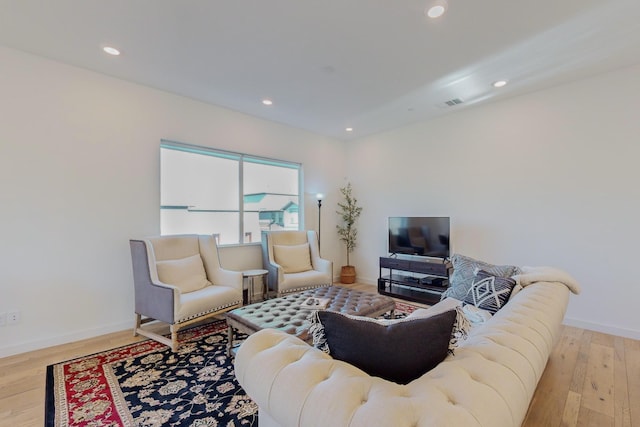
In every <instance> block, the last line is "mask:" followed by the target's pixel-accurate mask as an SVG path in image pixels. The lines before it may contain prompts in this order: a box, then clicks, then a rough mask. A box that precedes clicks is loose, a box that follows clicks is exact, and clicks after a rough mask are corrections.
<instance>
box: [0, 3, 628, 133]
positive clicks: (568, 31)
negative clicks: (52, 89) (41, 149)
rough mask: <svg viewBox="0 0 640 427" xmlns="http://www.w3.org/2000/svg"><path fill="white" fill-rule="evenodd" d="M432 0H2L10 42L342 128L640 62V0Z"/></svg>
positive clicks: (241, 107) (229, 104) (165, 86)
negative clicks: (111, 50)
mask: <svg viewBox="0 0 640 427" xmlns="http://www.w3.org/2000/svg"><path fill="white" fill-rule="evenodd" d="M429 1H433V0H323V1H311V0H226V1H225V0H183V1H179V0H109V1H106V0H0V44H2V45H5V46H8V47H12V48H16V49H20V50H23V51H26V52H30V53H34V54H37V55H42V56H44V57H47V58H51V59H54V60H58V61H61V62H64V63H68V64H72V65H76V66H79V67H83V68H87V69H90V70H95V71H98V72H101V73H104V74H107V75H110V76H114V77H118V78H122V79H125V80H129V81H133V82H137V83H141V84H144V85H147V86H151V87H154V88H158V89H162V90H165V91H169V92H173V93H177V94H180V95H185V96H188V97H191V98H195V99H198V100H201V101H204V102H207V103H210V104H216V105H220V106H223V107H226V108H230V109H232V110H236V111H241V112H244V113H247V114H250V115H253V116H258V117H262V118H265V119H268V120H273V121H276V122H281V123H285V124H287V125H291V126H295V127H298V128H303V129H307V130H310V131H312V132H315V133H318V134H323V135H327V136H330V137H334V138H338V139H342V140H349V139H354V138H359V137H362V136H365V135H370V134H373V133H376V132H381V131H384V130H389V129H393V128H396V127H399V126H402V125H405V124H408V123H411V122H415V121H420V120H426V119H429V118H433V117H436V116H438V115H441V114H445V113H448V112H452V111H456V110H459V109H461V108H466V107H467V106H470V105H473V104H474V103H478V102H483V101H488V100H492V99H499V98H502V97H506V96H514V95H516V94H520V93H523V92H528V91H533V90H538V89H542V88H545V87H549V86H552V85H556V84H559V83H562V82H566V81H570V80H575V79H578V78H582V77H586V76H589V75H593V74H597V73H601V72H604V71H608V70H612V69H615V68H620V67H623V66H627V65H632V64H638V63H640V26H639V24H638V22H640V0H538V1H529V0H449V9H448V12H447V13H446V14H445V15H444V16H443V17H442V18H439V19H438V20H431V19H428V18H426V17H425V16H424V9H425V7H426V6H427V5H428V4H429ZM105 45H112V46H115V47H117V48H118V49H120V50H121V51H122V55H120V56H119V57H111V56H108V55H106V54H105V53H103V52H102V50H101V47H103V46H105ZM499 79H507V80H509V82H510V84H509V85H507V86H506V87H504V88H502V89H494V88H493V87H492V86H491V83H492V82H493V81H495V80H499ZM263 98H270V99H272V100H273V102H274V104H273V105H272V106H270V107H266V106H264V105H262V103H261V100H262V99H263ZM453 98H459V99H461V100H463V101H464V104H462V105H458V106H455V107H450V108H444V107H442V106H440V105H441V104H442V103H443V102H445V101H447V100H450V99H453ZM345 127H353V128H354V131H353V132H351V133H347V132H345Z"/></svg>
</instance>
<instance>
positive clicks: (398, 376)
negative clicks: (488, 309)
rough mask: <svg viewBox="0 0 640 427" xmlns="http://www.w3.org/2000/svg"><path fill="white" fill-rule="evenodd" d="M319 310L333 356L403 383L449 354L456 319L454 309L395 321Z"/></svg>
mask: <svg viewBox="0 0 640 427" xmlns="http://www.w3.org/2000/svg"><path fill="white" fill-rule="evenodd" d="M316 313H317V314H316V316H315V317H316V319H317V321H319V324H320V325H321V328H322V329H324V336H325V337H326V345H327V346H328V348H329V354H330V355H331V357H333V358H334V359H337V360H342V361H344V362H347V363H349V364H351V365H354V366H356V367H357V368H359V369H362V370H363V371H364V372H366V373H367V374H369V375H372V376H376V377H380V378H384V379H386V380H389V381H393V382H396V383H400V384H406V383H408V382H410V381H412V380H414V379H416V378H418V377H420V376H422V374H424V373H425V372H427V371H429V370H431V369H433V368H434V367H435V366H436V365H438V363H440V362H441V361H442V360H443V359H444V358H445V357H446V356H447V350H448V348H449V339H450V337H451V330H452V328H453V323H454V321H455V319H456V311H455V310H450V311H447V312H444V313H440V314H436V315H435V316H431V317H427V318H418V319H400V320H398V321H393V322H388V321H387V322H385V321H377V320H374V319H371V318H369V317H361V316H351V315H346V314H342V313H337V312H333V311H318V312H316ZM316 326H317V324H316ZM315 336H316V333H314V341H316V340H315ZM315 344H320V345H322V344H321V343H317V342H316V343H315Z"/></svg>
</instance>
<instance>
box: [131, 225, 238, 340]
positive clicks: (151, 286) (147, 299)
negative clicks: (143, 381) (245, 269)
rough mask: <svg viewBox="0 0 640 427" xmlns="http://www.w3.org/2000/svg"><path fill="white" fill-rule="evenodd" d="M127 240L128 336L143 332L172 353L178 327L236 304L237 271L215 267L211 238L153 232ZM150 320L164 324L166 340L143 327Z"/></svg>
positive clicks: (236, 305) (217, 258) (214, 245)
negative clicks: (131, 314)
mask: <svg viewBox="0 0 640 427" xmlns="http://www.w3.org/2000/svg"><path fill="white" fill-rule="evenodd" d="M129 243H130V247H131V260H132V265H133V282H134V293H135V314H136V315H135V319H136V320H135V327H134V335H137V334H140V335H144V336H146V337H148V338H151V339H153V340H156V341H159V342H161V343H163V344H166V345H168V346H170V347H171V349H172V350H173V351H176V350H177V349H178V330H180V329H182V328H184V327H186V326H189V325H191V324H193V323H195V322H198V321H201V320H204V319H207V318H210V317H213V316H216V315H218V314H221V313H224V312H226V311H229V310H232V309H234V308H237V307H240V306H241V305H242V273H241V272H237V271H230V270H225V269H223V268H222V267H221V266H220V259H219V257H218V247H217V245H216V242H215V239H214V238H213V236H211V235H175V236H157V237H149V238H146V239H141V240H130V242H129ZM154 321H159V322H165V323H168V324H169V326H170V331H171V338H167V337H165V336H163V335H160V334H158V333H156V332H154V331H152V330H150V328H149V327H143V325H144V324H146V323H149V322H154ZM149 326H150V325H149Z"/></svg>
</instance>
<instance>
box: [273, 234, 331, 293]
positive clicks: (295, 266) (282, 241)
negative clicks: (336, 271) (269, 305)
mask: <svg viewBox="0 0 640 427" xmlns="http://www.w3.org/2000/svg"><path fill="white" fill-rule="evenodd" d="M262 261H263V264H264V268H265V269H266V270H268V271H269V288H270V289H273V290H275V291H276V294H277V296H282V295H285V294H288V293H291V292H298V291H302V290H305V289H311V288H319V287H322V286H331V285H332V284H333V263H332V262H331V261H329V260H326V259H322V258H320V249H319V247H318V237H317V234H316V232H315V231H313V230H311V231H269V232H265V233H264V234H263V236H262Z"/></svg>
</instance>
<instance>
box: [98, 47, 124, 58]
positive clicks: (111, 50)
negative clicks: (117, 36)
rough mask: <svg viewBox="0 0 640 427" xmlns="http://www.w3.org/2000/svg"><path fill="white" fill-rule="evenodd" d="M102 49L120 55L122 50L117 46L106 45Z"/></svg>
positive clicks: (110, 53)
mask: <svg viewBox="0 0 640 427" xmlns="http://www.w3.org/2000/svg"><path fill="white" fill-rule="evenodd" d="M102 50H104V51H105V52H106V53H108V54H109V55H113V56H118V55H120V51H119V50H118V49H116V48H115V47H111V46H105V47H103V48H102Z"/></svg>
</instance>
